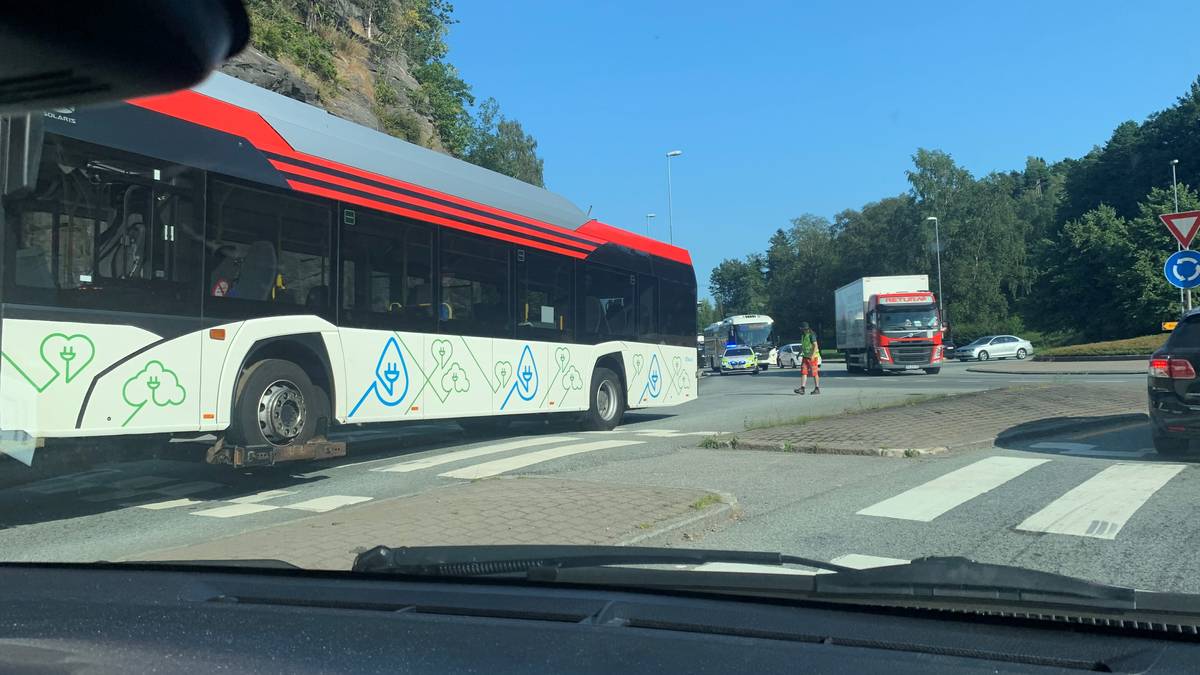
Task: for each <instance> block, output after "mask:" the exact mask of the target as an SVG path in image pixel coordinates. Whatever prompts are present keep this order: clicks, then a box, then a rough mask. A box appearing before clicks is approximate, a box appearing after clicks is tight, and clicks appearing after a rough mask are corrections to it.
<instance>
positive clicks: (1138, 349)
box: [1042, 333, 1170, 356]
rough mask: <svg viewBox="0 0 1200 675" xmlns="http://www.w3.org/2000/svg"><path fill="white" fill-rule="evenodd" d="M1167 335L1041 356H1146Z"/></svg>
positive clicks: (1091, 344)
mask: <svg viewBox="0 0 1200 675" xmlns="http://www.w3.org/2000/svg"><path fill="white" fill-rule="evenodd" d="M1169 335H1170V334H1169V333H1159V334H1157V335H1143V336H1141V337H1135V338H1126V339H1124V340H1108V341H1106V342H1089V343H1087V344H1081V345H1069V346H1066V347H1054V348H1051V349H1046V350H1044V351H1042V354H1043V355H1045V356H1148V355H1150V354H1151V353H1153V352H1154V351H1155V350H1156V349H1158V348H1159V347H1161V346H1163V343H1165V342H1166V341H1167V337H1168V336H1169Z"/></svg>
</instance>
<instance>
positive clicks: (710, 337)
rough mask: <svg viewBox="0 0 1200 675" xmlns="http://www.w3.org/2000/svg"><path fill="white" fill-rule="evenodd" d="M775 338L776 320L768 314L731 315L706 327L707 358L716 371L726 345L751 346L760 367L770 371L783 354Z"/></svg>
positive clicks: (705, 346)
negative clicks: (780, 353) (780, 352)
mask: <svg viewBox="0 0 1200 675" xmlns="http://www.w3.org/2000/svg"><path fill="white" fill-rule="evenodd" d="M774 339H775V320H774V319H772V318H771V317H769V316H767V315H766V314H738V315H737V316H727V317H725V318H724V319H722V320H720V321H718V322H716V323H713V324H709V325H708V327H707V328H705V329H704V358H705V359H706V362H707V366H708V367H709V368H710V369H712V370H713V371H714V372H716V371H718V370H720V367H721V353H722V352H723V351H724V350H725V348H726V347H732V346H734V345H737V346H741V347H750V348H751V349H753V350H754V353H755V355H756V356H758V367H759V369H760V370H766V369H767V368H769V367H770V365H771V364H772V363H775V361H776V359H777V358H778V356H779V352H778V351H777V349H776V345H775V344H774Z"/></svg>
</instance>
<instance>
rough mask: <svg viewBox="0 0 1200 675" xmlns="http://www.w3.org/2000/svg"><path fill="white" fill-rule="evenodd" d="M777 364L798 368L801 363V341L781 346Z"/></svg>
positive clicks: (776, 358) (782, 366) (781, 366)
mask: <svg viewBox="0 0 1200 675" xmlns="http://www.w3.org/2000/svg"><path fill="white" fill-rule="evenodd" d="M775 365H776V366H779V367H780V368H796V367H797V366H799V365H800V343H799V342H794V343H791V344H786V345H784V346H782V347H780V348H779V352H778V353H777V356H776V357H775Z"/></svg>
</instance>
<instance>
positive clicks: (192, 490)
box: [154, 480, 225, 497]
mask: <svg viewBox="0 0 1200 675" xmlns="http://www.w3.org/2000/svg"><path fill="white" fill-rule="evenodd" d="M219 487H225V486H224V485H221V484H220V483H212V482H209V481H206V480H198V481H193V482H191V483H180V484H179V485H168V486H167V487H161V488H155V489H154V491H155V492H158V493H160V494H164V495H169V496H171V497H186V496H188V495H194V494H196V493H197V492H206V491H208V490H214V489H216V488H219Z"/></svg>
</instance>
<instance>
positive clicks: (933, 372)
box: [925, 366, 942, 375]
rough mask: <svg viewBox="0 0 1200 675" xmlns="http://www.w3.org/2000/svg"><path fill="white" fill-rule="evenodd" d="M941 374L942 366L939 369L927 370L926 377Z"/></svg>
mask: <svg viewBox="0 0 1200 675" xmlns="http://www.w3.org/2000/svg"><path fill="white" fill-rule="evenodd" d="M940 372H942V368H941V366H938V367H937V368H926V369H925V374H926V375H937V374H938V373H940Z"/></svg>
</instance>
